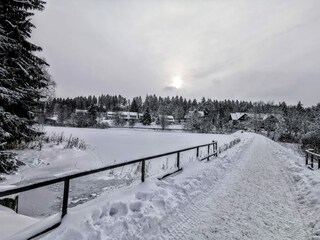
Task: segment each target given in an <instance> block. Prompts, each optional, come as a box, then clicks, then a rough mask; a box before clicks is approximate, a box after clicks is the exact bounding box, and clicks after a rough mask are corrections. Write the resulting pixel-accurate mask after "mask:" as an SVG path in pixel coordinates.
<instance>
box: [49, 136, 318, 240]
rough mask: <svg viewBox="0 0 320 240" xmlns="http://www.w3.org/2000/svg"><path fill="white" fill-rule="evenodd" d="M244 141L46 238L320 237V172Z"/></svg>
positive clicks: (71, 219)
mask: <svg viewBox="0 0 320 240" xmlns="http://www.w3.org/2000/svg"><path fill="white" fill-rule="evenodd" d="M241 138H242V141H241V143H240V144H238V145H236V146H235V147H234V148H232V149H230V150H227V151H226V152H224V153H222V154H221V155H220V157H219V158H217V159H213V160H212V161H210V162H198V163H195V164H193V165H192V166H190V167H186V168H185V169H184V171H183V172H182V173H181V174H179V175H176V176H174V177H170V178H167V179H166V180H163V181H158V180H156V179H151V178H150V179H148V181H147V182H146V183H143V184H139V185H137V186H134V187H131V188H128V189H122V190H121V191H117V192H116V193H113V194H108V195H103V196H101V197H99V198H98V199H96V200H94V201H92V202H88V203H86V204H84V205H81V206H78V207H76V208H74V209H72V210H70V212H69V214H68V215H67V217H66V218H65V219H64V221H63V223H62V225H61V226H60V227H59V228H58V229H56V230H54V231H53V232H51V233H50V234H48V235H46V236H44V237H43V239H46V240H50V239H71V240H72V239H77V240H81V239H277V240H278V239H299V240H300V239H320V236H319V235H320V234H319V233H320V231H319V230H320V226H319V219H320V217H319V216H320V215H319V206H320V203H319V200H318V199H319V196H318V195H317V194H318V192H319V186H320V181H319V180H320V179H319V177H318V175H319V174H317V175H316V174H315V172H312V171H310V170H309V169H307V168H305V167H304V166H303V158H302V157H300V156H298V155H297V154H296V153H295V152H294V150H292V149H291V148H288V147H286V148H285V147H283V146H281V145H279V144H277V143H275V142H272V141H271V140H269V139H267V138H265V137H262V136H259V135H254V134H242V136H241ZM311 179H312V180H311ZM310 180H311V182H310ZM317 197H318V198H317Z"/></svg>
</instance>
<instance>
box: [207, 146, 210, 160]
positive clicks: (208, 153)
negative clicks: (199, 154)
mask: <svg viewBox="0 0 320 240" xmlns="http://www.w3.org/2000/svg"><path fill="white" fill-rule="evenodd" d="M210 145H211V144H208V158H207V161H209V156H210Z"/></svg>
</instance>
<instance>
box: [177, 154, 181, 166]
mask: <svg viewBox="0 0 320 240" xmlns="http://www.w3.org/2000/svg"><path fill="white" fill-rule="evenodd" d="M177 168H178V169H180V152H177Z"/></svg>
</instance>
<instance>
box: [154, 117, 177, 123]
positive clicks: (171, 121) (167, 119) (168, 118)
mask: <svg viewBox="0 0 320 240" xmlns="http://www.w3.org/2000/svg"><path fill="white" fill-rule="evenodd" d="M162 117H163V115H159V116H158V120H159V121H160V119H161V118H162ZM164 118H165V119H166V121H167V122H168V123H169V124H174V123H175V121H174V117H173V116H172V115H164Z"/></svg>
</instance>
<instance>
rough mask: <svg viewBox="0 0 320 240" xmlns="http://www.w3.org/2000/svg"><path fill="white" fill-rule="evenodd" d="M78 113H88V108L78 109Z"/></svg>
mask: <svg viewBox="0 0 320 240" xmlns="http://www.w3.org/2000/svg"><path fill="white" fill-rule="evenodd" d="M76 113H88V110H82V109H76Z"/></svg>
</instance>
